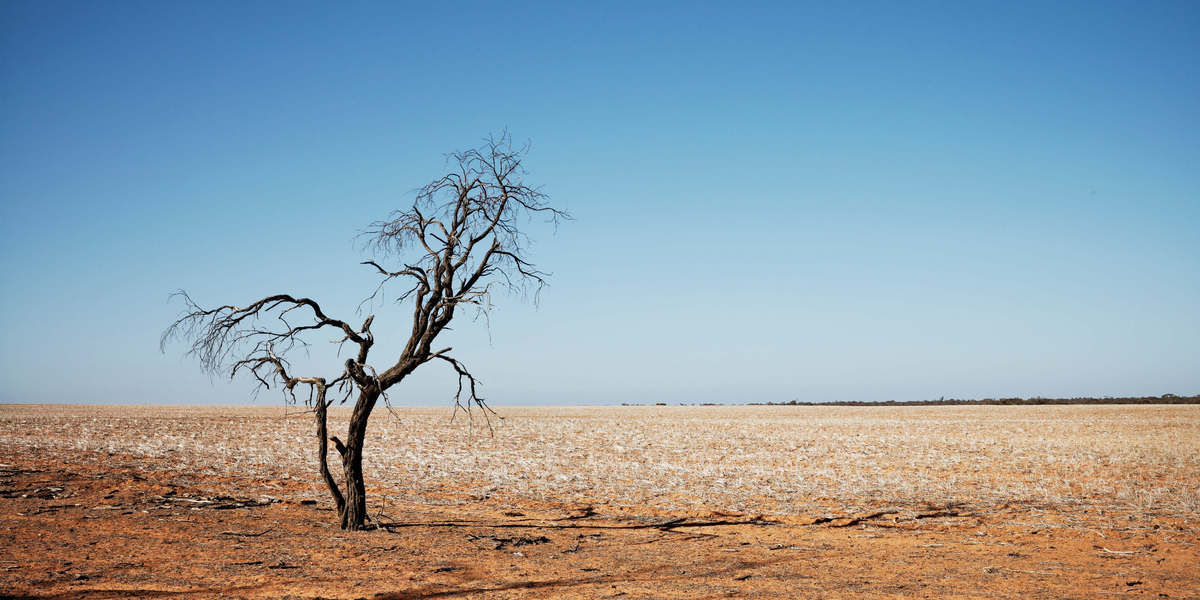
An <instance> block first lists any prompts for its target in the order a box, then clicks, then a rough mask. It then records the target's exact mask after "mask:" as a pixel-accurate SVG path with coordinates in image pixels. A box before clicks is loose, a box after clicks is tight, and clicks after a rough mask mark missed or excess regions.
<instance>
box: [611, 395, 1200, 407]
mask: <svg viewBox="0 0 1200 600" xmlns="http://www.w3.org/2000/svg"><path fill="white" fill-rule="evenodd" d="M970 404H980V405H986V406H1041V405H1047V404H1200V395H1196V396H1176V395H1175V394H1163V395H1161V396H1132V397H1123V398H1114V397H1112V396H1105V397H1103V398H1042V397H1040V396H1034V397H1032V398H984V399H982V400H964V399H960V398H938V399H937V400H904V401H896V400H886V401H883V402H863V401H859V400H837V401H834V402H801V401H799V400H790V401H788V402H747V403H746V404H745V406H964V405H970ZM666 405H667V403H666V402H655V403H654V406H666ZM621 406H646V405H645V404H638V403H633V402H622V403H621ZM679 406H726V405H725V404H724V403H721V402H703V403H700V402H680V403H679Z"/></svg>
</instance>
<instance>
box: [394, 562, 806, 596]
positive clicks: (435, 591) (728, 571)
mask: <svg viewBox="0 0 1200 600" xmlns="http://www.w3.org/2000/svg"><path fill="white" fill-rule="evenodd" d="M783 561H784V559H783V558H782V557H781V558H779V559H774V560H766V561H733V562H731V561H729V560H722V559H713V560H708V561H705V562H702V563H690V564H688V565H687V567H688V572H687V573H686V574H685V573H676V574H672V575H665V574H664V573H663V569H664V567H667V565H661V564H655V565H649V566H646V567H644V568H641V569H636V570H633V571H626V572H623V573H619V574H613V575H599V576H595V577H577V578H558V579H547V580H542V581H511V582H506V583H497V584H495V585H478V586H464V587H453V586H450V585H445V584H440V585H437V584H435V585H428V586H425V587H421V588H416V589H411V590H402V591H396V592H387V593H383V594H378V595H376V596H375V600H427V599H432V598H456V597H462V596H471V595H473V594H483V593H487V592H503V591H509V590H540V589H549V588H570V587H579V586H586V585H619V584H626V585H628V584H638V583H650V582H666V581H681V580H697V579H711V578H718V577H721V576H728V577H729V579H728V582H729V583H730V584H731V585H732V584H734V583H735V579H734V577H733V575H734V574H735V573H739V572H744V571H747V570H751V569H757V568H761V567H765V566H769V565H772V564H775V563H778V562H783Z"/></svg>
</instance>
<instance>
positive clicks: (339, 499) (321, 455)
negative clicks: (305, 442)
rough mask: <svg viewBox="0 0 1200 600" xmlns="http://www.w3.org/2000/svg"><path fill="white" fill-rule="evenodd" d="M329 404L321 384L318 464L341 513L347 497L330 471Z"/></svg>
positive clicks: (318, 418)
mask: <svg viewBox="0 0 1200 600" xmlns="http://www.w3.org/2000/svg"><path fill="white" fill-rule="evenodd" d="M328 407H329V404H328V403H326V402H325V386H324V385H321V386H320V387H319V388H318V390H317V406H316V409H317V465H318V466H319V468H320V470H321V479H323V480H324V481H325V486H326V487H328V488H329V495H330V496H333V503H334V505H336V506H337V512H338V514H339V515H341V514H343V513H345V512H346V499H345V497H343V496H342V492H341V490H339V489H338V485H337V482H336V481H334V480H333V475H331V474H330V473H329V456H328V455H329V437H328V436H329V432H328V430H327V429H326V413H327V410H326V409H327V408H328Z"/></svg>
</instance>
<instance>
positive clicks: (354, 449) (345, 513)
mask: <svg viewBox="0 0 1200 600" xmlns="http://www.w3.org/2000/svg"><path fill="white" fill-rule="evenodd" d="M378 398H379V392H378V391H374V390H371V391H363V392H362V393H361V394H359V396H358V402H356V403H355V404H354V413H353V414H352V415H351V416H350V427H349V428H348V430H347V431H346V444H345V446H344V447H343V446H339V447H338V452H340V453H341V455H342V471H343V472H344V473H345V475H346V504H345V506H344V507H342V511H341V517H342V529H349V530H362V529H366V528H367V520H368V519H369V517H368V516H367V492H366V486H365V484H364V482H363V472H362V457H363V442H364V440H365V439H366V436H367V420H368V419H369V418H370V417H371V410H372V409H374V408H375V401H376V400H377V399H378Z"/></svg>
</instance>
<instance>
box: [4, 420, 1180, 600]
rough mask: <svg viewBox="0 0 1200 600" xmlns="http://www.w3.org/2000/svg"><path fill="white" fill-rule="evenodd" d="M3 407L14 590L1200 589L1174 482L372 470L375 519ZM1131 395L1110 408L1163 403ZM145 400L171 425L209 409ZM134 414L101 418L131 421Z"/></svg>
mask: <svg viewBox="0 0 1200 600" xmlns="http://www.w3.org/2000/svg"><path fill="white" fill-rule="evenodd" d="M3 408H4V410H3V411H0V415H2V416H3V420H2V421H0V426H2V427H0V433H2V434H3V437H0V451H3V453H4V454H3V456H4V457H5V458H4V459H3V460H2V461H0V462H3V463H4V464H3V465H2V466H0V597H2V598H64V599H66V598H97V599H98V598H130V597H163V598H174V597H179V598H289V597H290V598H298V599H299V598H303V599H313V598H345V599H355V598H368V599H396V600H399V599H417V598H529V597H538V598H742V597H759V598H918V597H919V598H1081V599H1082V598H1107V597H1131V598H1133V597H1136V598H1200V569H1198V568H1197V567H1196V565H1198V564H1200V549H1198V548H1200V546H1198V544H1200V519H1198V518H1197V515H1196V514H1195V513H1194V512H1193V511H1190V510H1188V507H1190V506H1192V504H1188V502H1191V501H1190V500H1187V499H1186V498H1185V500H1184V501H1183V504H1179V503H1178V502H1176V503H1175V504H1172V503H1170V502H1166V501H1165V500H1164V501H1161V502H1160V501H1159V500H1161V499H1162V498H1164V497H1165V495H1166V494H1165V493H1163V494H1158V495H1156V496H1154V498H1155V500H1154V502H1155V503H1151V502H1150V501H1149V500H1147V499H1146V498H1144V497H1143V498H1141V499H1139V497H1138V496H1136V495H1134V496H1128V498H1127V500H1128V501H1121V500H1120V499H1121V498H1126V496H1120V498H1118V497H1116V496H1114V497H1113V498H1107V499H1104V498H1099V497H1096V498H1091V499H1090V500H1087V501H1083V500H1080V501H1078V502H1069V501H1066V500H1064V501H1062V502H1057V503H1056V502H1049V501H1036V502H1035V501H1031V500H1029V499H1022V500H1018V501H1011V502H1009V501H997V500H995V499H994V497H993V495H992V494H989V493H984V492H986V491H987V490H975V491H973V490H971V489H967V490H961V491H960V493H958V494H957V495H956V496H955V497H956V498H957V499H954V500H949V501H945V500H944V499H941V498H939V499H938V500H937V501H933V502H921V501H915V500H912V499H908V496H907V495H905V496H903V497H901V498H900V499H897V498H896V497H891V496H887V495H886V494H882V493H863V494H862V495H855V496H853V497H850V496H846V495H842V496H827V497H813V498H811V499H810V500H809V501H807V502H805V501H804V500H803V499H801V498H793V499H791V500H790V502H792V503H790V504H789V509H788V510H768V511H762V512H759V511H746V510H734V509H731V508H730V505H737V506H738V507H740V508H746V507H751V508H755V507H759V506H761V507H777V506H778V502H777V501H778V498H774V497H771V496H770V495H765V496H763V498H762V499H761V503H760V504H758V505H756V504H755V502H754V500H753V496H754V494H752V493H748V494H747V496H746V497H740V498H736V499H732V500H731V499H730V498H728V497H726V496H723V495H720V494H717V495H715V496H712V497H713V498H715V500H714V501H713V502H714V503H713V504H712V505H710V506H704V505H703V504H702V503H701V502H699V501H695V499H693V501H689V502H683V501H681V500H680V498H679V496H680V494H678V493H675V492H670V493H667V494H666V496H668V497H670V498H671V501H670V502H645V503H640V504H639V503H629V502H614V501H613V500H612V498H611V495H609V494H596V495H595V497H592V498H589V497H588V495H587V494H586V493H584V492H580V491H579V490H574V488H572V489H573V490H574V491H571V493H565V492H564V493H563V494H561V496H562V497H561V498H555V496H556V495H557V494H554V493H553V488H545V487H534V488H531V489H530V490H509V491H505V490H498V489H495V488H496V485H495V484H494V482H493V483H490V484H487V485H481V482H480V481H463V482H462V483H461V484H459V485H455V484H454V483H453V482H445V481H443V482H442V483H439V484H437V485H433V484H431V483H429V481H432V480H428V481H427V480H420V481H421V483H419V484H415V485H409V484H406V483H405V482H403V481H391V480H379V479H377V480H376V481H374V482H373V484H374V485H375V487H374V489H371V490H369V493H371V494H372V498H373V499H374V502H373V504H372V512H373V515H374V518H375V523H376V525H378V528H377V529H376V530H374V531H369V532H357V533H350V532H342V531H340V530H339V529H337V527H336V522H335V519H334V516H333V514H332V512H331V510H330V508H329V503H328V501H327V500H326V499H324V498H320V497H319V496H313V495H312V491H313V490H314V482H315V481H316V479H317V478H316V476H315V473H312V474H311V476H310V477H304V476H302V475H301V474H299V473H297V474H295V475H291V474H289V473H288V472H284V473H283V474H281V473H280V472H279V471H277V470H273V469H270V468H265V467H264V468H262V469H252V468H245V467H243V468H242V469H241V470H243V471H244V473H243V474H241V475H238V474H229V473H227V472H226V469H222V468H215V469H211V470H209V472H199V470H197V469H194V468H188V469H181V468H180V467H181V464H183V463H181V461H180V459H179V457H177V456H175V455H176V454H178V452H172V451H169V450H170V449H163V448H158V447H155V448H153V449H147V448H134V444H133V443H132V442H129V441H128V440H127V441H125V442H120V441H119V440H118V443H117V444H116V445H117V446H120V445H121V444H126V445H127V446H129V448H130V451H128V452H121V451H116V450H97V449H93V448H92V447H91V446H89V445H88V444H81V443H80V439H82V438H80V437H78V435H79V434H78V433H77V435H76V437H75V438H66V439H59V440H57V441H54V440H48V439H47V440H42V441H41V442H36V443H35V442H32V441H30V440H29V439H27V437H26V436H27V435H32V437H37V434H38V432H29V431H27V430H28V428H29V426H30V423H31V422H34V421H36V419H34V417H33V416H31V415H34V416H36V415H41V416H38V417H37V418H39V419H40V418H44V419H49V420H47V421H44V422H43V421H37V422H38V423H41V424H42V425H43V427H42V431H41V432H40V434H41V435H42V436H43V437H45V436H48V437H54V436H55V435H56V433H55V432H61V431H68V430H71V431H78V428H79V427H82V426H81V425H79V423H77V422H76V421H80V420H82V421H85V422H88V423H91V424H92V425H89V426H95V424H96V423H97V421H96V419H97V418H98V417H97V416H96V415H97V414H99V413H97V412H95V411H91V410H90V409H89V410H84V409H79V411H78V412H71V411H69V410H68V411H65V412H64V411H63V410H62V409H45V408H44V407H3ZM694 410H701V409H699V408H696V409H694ZM1015 410H1032V409H1030V408H1025V407H1017V408H1015ZM1126 410H1128V411H1132V412H1122V413H1119V414H1118V413H1114V414H1116V417H1114V418H1117V419H1118V420H1119V421H1122V422H1126V421H1129V422H1130V423H1135V422H1137V421H1138V417H1139V415H1140V416H1141V418H1142V419H1151V420H1153V419H1158V418H1163V417H1162V415H1161V414H1159V415H1157V416H1155V415H1156V413H1152V412H1141V413H1138V412H1136V411H1137V410H1138V409H1137V408H1131V409H1126ZM1180 410H1182V411H1184V412H1182V413H1174V412H1173V413H1169V415H1168V417H1169V418H1165V421H1164V423H1167V422H1169V423H1173V425H1171V426H1172V427H1174V428H1176V429H1182V432H1181V433H1182V435H1183V436H1184V437H1183V438H1182V439H1185V440H1186V439H1188V438H1187V435H1188V433H1189V432H1191V433H1194V431H1192V429H1194V427H1195V424H1194V422H1195V420H1196V417H1197V416H1198V413H1197V411H1196V409H1180ZM1189 410H1190V412H1187V411H1189ZM138 411H141V412H138ZM129 412H130V414H133V415H134V417H136V418H143V419H144V418H146V415H147V414H155V415H159V417H161V418H162V419H164V420H165V421H164V422H167V421H169V422H171V423H175V424H176V425H178V423H177V421H179V420H181V419H182V420H185V421H187V422H188V423H191V422H192V421H196V420H198V419H200V417H198V416H197V415H196V414H192V413H177V414H176V413H171V412H170V411H167V410H165V409H164V410H163V411H157V412H156V409H153V408H140V409H136V410H135V409H129ZM100 413H103V414H106V415H112V414H124V413H121V412H120V410H119V409H104V410H101V411H100ZM50 414H59V415H62V416H58V417H53V418H52V417H49V416H46V415H50ZM671 414H674V415H677V416H678V415H682V414H685V413H683V412H674V413H671ZM686 414H690V413H686ZM746 414H751V413H746ZM806 414H807V413H806ZM855 414H857V413H855ZM896 414H897V413H893V416H891V417H885V418H887V419H894V418H895V415H896ZM920 414H923V415H930V414H932V413H920ZM1005 414H1007V415H1009V417H1011V416H1012V415H1014V414H1026V413H1005ZM1035 414H1042V413H1035ZM1080 414H1088V415H1091V414H1093V413H1080ZM1106 414H1107V413H1106ZM1180 415H1182V417H1181V416H1180ZM127 416H128V415H127ZM668 416H669V415H668ZM735 416H736V415H735ZM852 416H853V415H852ZM134 417H131V418H134ZM1009 417H1006V418H1009ZM122 418H124V417H122ZM541 418H542V419H543V422H544V423H545V422H549V421H551V420H555V419H559V420H561V419H562V418H563V416H562V415H561V414H555V413H549V414H548V415H546V416H543V417H541ZM680 418H681V417H680ZM1039 418H1040V417H1039ZM1088 418H1091V417H1088ZM1106 418H1107V417H1106ZM30 419H34V421H31V420H30ZM54 419H59V420H58V421H55V420H54ZM88 419H91V421H88ZM238 419H242V421H244V420H246V419H251V420H252V421H253V420H254V419H260V417H257V416H246V415H242V416H240V417H236V418H231V419H230V422H229V424H228V426H229V427H249V428H250V429H254V428H261V427H266V428H270V427H271V425H270V424H271V423H277V422H278V421H277V420H271V419H266V420H261V419H260V420H258V421H254V422H253V423H252V424H251V425H252V426H251V425H247V424H246V423H245V422H242V421H238ZM720 419H721V420H728V419H729V416H728V415H725V414H722V416H720ZM655 420H656V422H657V426H660V427H663V428H670V427H671V426H672V425H677V424H673V423H672V422H671V421H670V420H669V419H668V420H667V421H666V422H664V419H663V418H661V415H659V416H658V417H656V419H655ZM735 420H736V419H735ZM54 423H58V425H60V426H61V427H58V426H53V425H54ZM181 427H182V426H181ZM1130 427H1135V428H1136V427H1140V425H1136V424H1132V425H1130ZM72 428H75V429H72ZM184 428H185V429H186V427H184ZM200 429H203V428H200ZM217 429H223V427H218V428H217ZM121 431H123V430H120V429H118V428H108V429H104V434H103V435H104V436H105V437H106V439H113V438H114V437H119V436H121V435H133V434H130V433H128V432H126V433H124V434H122V433H120V432H121ZM864 431H866V430H864ZM138 435H140V433H139V434H138ZM206 435H207V434H206ZM497 435H498V436H499V435H503V433H502V432H500V433H497ZM294 443H296V444H303V445H305V448H307V445H308V444H309V440H308V439H307V438H302V439H297V440H294ZM92 446H94V444H92ZM1150 447H1151V446H1146V448H1150ZM1161 452H1166V453H1170V452H1172V450H1170V449H1169V448H1167V447H1164V449H1162V450H1161ZM1181 456H1183V458H1179V457H1176V458H1172V459H1169V460H1168V459H1166V458H1163V457H1162V456H1146V457H1144V458H1143V460H1145V461H1146V463H1147V464H1159V463H1161V464H1163V465H1174V466H1173V467H1171V468H1166V467H1164V468H1163V469H1160V470H1157V471H1155V470H1150V475H1152V477H1149V478H1148V477H1147V473H1146V472H1141V471H1138V470H1137V467H1135V466H1124V467H1122V466H1120V465H1118V467H1113V468H1128V469H1130V472H1129V477H1131V478H1135V479H1137V480H1138V481H1141V482H1142V483H1141V484H1140V485H1143V486H1146V487H1147V488H1155V486H1157V488H1156V489H1175V490H1178V493H1179V494H1180V495H1185V496H1186V494H1188V493H1192V492H1194V490H1195V488H1196V485H1197V480H1198V479H1200V473H1197V472H1196V471H1195V470H1194V465H1193V464H1190V463H1186V462H1181V461H1186V460H1187V457H1188V456H1189V455H1188V453H1187V449H1185V453H1184V454H1183V455H1181ZM1192 460H1195V457H1194V456H1193V457H1192ZM951 462H952V461H951ZM189 464H190V463H189ZM948 464H949V463H948ZM1112 464H1113V463H1112V461H1110V463H1109V467H1112ZM1055 468H1059V467H1055ZM1089 473H1092V475H1089V477H1091V478H1092V479H1094V478H1095V477H1094V475H1095V473H1094V472H1089ZM1189 474H1190V475H1189ZM943 475H944V474H943ZM559 476H564V474H563V473H561V472H557V473H546V474H545V478H546V479H555V478H557V477H559ZM570 476H571V474H569V473H568V474H566V477H567V480H570ZM924 476H927V477H928V476H930V474H925V475H924ZM933 476H936V474H934V475H933ZM1164 478H1167V479H1170V481H1164ZM565 481H566V480H565ZM370 482H371V480H370V477H369V483H370ZM484 483H487V482H484ZM1075 483H1077V482H1075ZM563 485H567V484H566V483H564V484H563ZM590 489H600V490H603V489H606V488H604V487H603V486H602V485H601V484H600V482H595V483H594V484H592V485H591V488H590ZM914 489H916V488H914ZM931 489H934V488H931ZM991 489H992V490H993V491H995V490H996V489H1005V488H991ZM851 491H853V490H851ZM1118 491H1119V490H1118ZM976 492H978V493H976ZM638 493H639V494H642V493H646V492H644V491H642V492H638ZM849 493H850V492H847V494H849ZM854 493H855V494H858V492H854ZM906 493H907V492H906ZM1114 494H1116V492H1114ZM805 505H807V506H809V507H810V510H809V511H808V512H805V511H804V510H803V509H802V507H803V506H805ZM672 506H675V508H672ZM680 506H683V507H684V508H680ZM1172 507H1174V508H1172Z"/></svg>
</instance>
